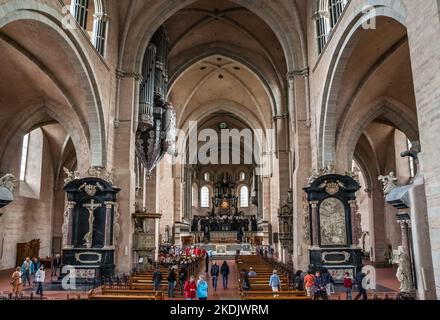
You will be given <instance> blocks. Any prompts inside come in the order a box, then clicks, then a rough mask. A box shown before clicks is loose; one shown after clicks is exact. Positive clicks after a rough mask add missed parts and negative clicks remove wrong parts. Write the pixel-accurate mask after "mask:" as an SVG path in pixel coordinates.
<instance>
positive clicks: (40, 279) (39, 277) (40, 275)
mask: <svg viewBox="0 0 440 320" xmlns="http://www.w3.org/2000/svg"><path fill="white" fill-rule="evenodd" d="M45 278H46V271H44V266H43V265H41V266H40V269H38V271H37V272H36V273H35V282H36V283H37V292H36V294H39V295H40V296H43V283H44V280H45Z"/></svg>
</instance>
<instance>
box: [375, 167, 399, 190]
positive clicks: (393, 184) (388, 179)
mask: <svg viewBox="0 0 440 320" xmlns="http://www.w3.org/2000/svg"><path fill="white" fill-rule="evenodd" d="M378 180H379V181H381V182H382V184H383V193H384V194H385V195H388V194H390V192H391V191H392V190H393V189H395V188H397V187H398V186H399V181H398V180H397V177H396V175H395V174H394V172H390V174H389V175H387V176H379V178H378Z"/></svg>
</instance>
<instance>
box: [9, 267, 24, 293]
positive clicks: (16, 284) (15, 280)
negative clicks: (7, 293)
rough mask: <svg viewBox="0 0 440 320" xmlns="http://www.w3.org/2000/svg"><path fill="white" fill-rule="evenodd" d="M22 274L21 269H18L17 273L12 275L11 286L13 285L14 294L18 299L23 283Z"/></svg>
mask: <svg viewBox="0 0 440 320" xmlns="http://www.w3.org/2000/svg"><path fill="white" fill-rule="evenodd" d="M21 277H22V272H21V267H17V268H16V269H15V271H14V272H13V273H12V277H11V285H12V293H13V294H15V296H16V297H18V296H19V295H20V293H21V282H22V279H21Z"/></svg>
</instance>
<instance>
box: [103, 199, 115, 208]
mask: <svg viewBox="0 0 440 320" xmlns="http://www.w3.org/2000/svg"><path fill="white" fill-rule="evenodd" d="M104 204H105V207H106V208H107V209H111V208H112V207H113V206H114V205H115V203H114V202H113V201H105V202H104Z"/></svg>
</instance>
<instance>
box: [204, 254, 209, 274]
mask: <svg viewBox="0 0 440 320" xmlns="http://www.w3.org/2000/svg"><path fill="white" fill-rule="evenodd" d="M208 271H209V254H207V255H206V256H205V273H208Z"/></svg>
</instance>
